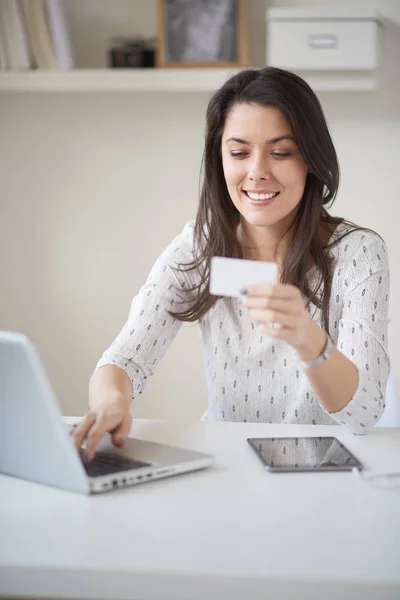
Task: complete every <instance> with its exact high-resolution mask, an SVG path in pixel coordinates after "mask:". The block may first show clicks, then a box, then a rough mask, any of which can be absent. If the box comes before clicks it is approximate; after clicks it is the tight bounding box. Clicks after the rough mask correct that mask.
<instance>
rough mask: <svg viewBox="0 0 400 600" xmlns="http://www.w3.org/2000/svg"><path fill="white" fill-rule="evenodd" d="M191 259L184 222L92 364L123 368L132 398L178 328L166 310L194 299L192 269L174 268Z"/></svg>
mask: <svg viewBox="0 0 400 600" xmlns="http://www.w3.org/2000/svg"><path fill="white" fill-rule="evenodd" d="M192 260H193V225H192V223H187V224H186V226H185V228H184V229H183V231H182V233H181V234H180V235H178V236H177V237H176V238H175V239H174V240H173V241H172V242H171V243H170V244H169V246H168V247H167V248H166V249H165V250H164V252H163V253H162V254H161V255H160V256H159V257H158V259H157V260H156V262H155V264H154V266H153V268H152V269H151V271H150V274H149V276H148V278H147V281H146V282H145V284H144V285H143V286H142V287H141V289H140V290H139V292H138V294H137V295H136V296H135V297H134V298H133V300H132V304H131V308H130V311H129V316H128V319H127V321H126V323H125V325H124V327H123V328H122V330H121V331H120V333H119V334H118V336H117V337H116V339H115V340H114V342H113V343H112V344H111V346H110V347H109V348H108V349H107V350H105V352H104V353H103V355H102V356H101V358H100V360H99V361H98V363H97V365H96V368H95V371H97V369H99V368H100V367H102V366H104V365H106V364H111V365H116V366H118V367H120V368H121V369H123V370H124V371H125V372H126V373H127V375H128V377H129V379H130V381H131V383H132V387H133V398H132V399H134V398H135V397H136V396H138V395H139V394H141V393H142V392H143V389H144V387H145V385H146V380H147V379H148V378H149V377H150V376H151V375H153V373H154V369H155V367H156V365H157V364H158V363H159V362H160V360H161V359H162V358H163V356H164V355H165V353H166V351H167V349H168V347H169V346H170V344H171V343H172V341H173V340H174V338H175V337H176V335H177V333H178V331H179V329H180V327H181V324H182V322H181V321H179V320H177V319H175V318H174V317H172V316H171V315H170V314H169V312H168V311H170V310H171V311H176V312H180V311H182V310H185V309H187V308H188V307H189V306H190V304H191V302H192V301H193V300H194V292H190V291H189V290H190V288H191V287H193V285H194V277H193V271H189V272H183V273H182V272H177V271H176V270H175V269H176V267H177V266H178V265H179V264H185V263H188V262H190V261H192ZM186 290H188V291H186Z"/></svg>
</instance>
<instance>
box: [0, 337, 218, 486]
mask: <svg viewBox="0 0 400 600" xmlns="http://www.w3.org/2000/svg"><path fill="white" fill-rule="evenodd" d="M213 462H214V457H213V456H211V455H209V454H203V453H200V452H195V451H191V450H186V449H183V448H176V447H172V446H167V445H164V444H157V443H154V442H146V441H143V440H139V439H132V438H127V439H126V440H125V443H124V447H123V448H116V447H115V446H114V445H113V444H112V442H111V436H110V435H109V434H106V435H105V436H104V437H103V438H102V439H101V441H100V443H99V445H98V450H97V452H96V455H95V458H94V459H93V461H91V462H90V463H87V461H86V459H85V452H84V450H82V451H81V452H80V453H78V451H77V450H76V448H75V446H74V442H73V439H72V437H71V436H70V435H69V430H68V426H67V425H66V424H65V423H64V421H63V418H62V413H61V409H60V407H59V404H58V402H57V400H56V398H55V395H54V393H53V390H52V387H51V384H50V382H49V379H48V378H47V376H46V373H45V370H44V368H43V365H42V363H41V360H40V358H39V354H38V352H37V350H36V349H35V347H34V346H33V344H32V343H31V342H30V341H29V340H28V338H27V337H26V336H25V335H23V334H21V333H13V332H7V331H0V473H4V474H6V475H13V476H15V477H20V478H23V479H28V480H31V481H35V482H38V483H42V484H46V485H49V486H53V487H57V488H62V489H64V490H69V491H71V492H78V493H81V494H93V493H99V492H107V491H109V490H112V489H115V488H121V487H126V486H130V485H135V484H138V483H145V482H149V481H153V480H154V479H161V478H162V477H169V476H171V475H177V474H178V473H186V472H188V471H195V470H198V469H203V468H205V467H208V466H210V465H212V464H213Z"/></svg>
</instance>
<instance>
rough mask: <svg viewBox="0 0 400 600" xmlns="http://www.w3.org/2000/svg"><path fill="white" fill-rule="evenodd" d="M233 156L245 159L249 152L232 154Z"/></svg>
mask: <svg viewBox="0 0 400 600" xmlns="http://www.w3.org/2000/svg"><path fill="white" fill-rule="evenodd" d="M231 156H233V157H234V158H243V157H244V156H247V152H231Z"/></svg>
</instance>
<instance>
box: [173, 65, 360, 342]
mask: <svg viewBox="0 0 400 600" xmlns="http://www.w3.org/2000/svg"><path fill="white" fill-rule="evenodd" d="M240 103H247V104H250V103H251V104H258V105H261V106H273V107H276V108H277V109H279V110H280V111H281V112H282V114H283V115H285V117H286V118H287V120H288V122H289V124H290V126H291V129H292V132H293V135H294V138H295V141H296V143H297V146H298V148H299V150H300V153H301V155H302V157H303V159H304V161H305V163H306V165H307V167H308V170H309V172H308V175H307V178H306V183H305V187H304V193H303V196H302V198H301V201H300V205H299V209H298V211H297V213H296V217H295V220H294V222H293V224H292V225H291V228H293V240H292V242H291V245H290V247H289V249H288V252H287V255H286V257H285V259H284V262H283V265H282V273H281V279H280V281H281V282H282V283H290V284H292V285H294V286H296V287H297V288H298V289H299V290H300V291H301V292H302V294H303V296H304V297H305V299H306V303H307V305H309V304H310V303H313V304H314V305H315V306H316V307H317V308H320V309H321V312H322V324H323V327H324V329H325V330H326V331H328V330H329V300H330V293H331V269H330V266H331V262H332V256H331V255H330V253H329V248H330V247H332V245H333V243H331V244H330V245H329V246H327V245H324V243H323V242H322V240H321V238H320V233H321V226H323V228H324V230H325V231H327V232H330V233H331V234H332V233H333V232H334V231H335V230H336V228H337V226H338V225H339V224H341V223H345V224H347V225H348V227H347V228H345V233H344V234H342V235H341V236H340V237H337V238H336V239H335V241H334V243H337V241H338V240H339V239H342V238H343V237H344V235H347V234H348V233H350V232H351V231H353V230H354V229H359V228H358V227H357V226H355V225H354V224H353V223H349V222H347V221H344V219H341V218H338V217H333V216H331V215H329V213H328V211H327V209H326V207H328V208H329V207H330V206H331V205H332V203H333V201H334V199H335V197H336V194H337V190H338V186H339V164H338V160H337V156H336V151H335V148H334V145H333V142H332V139H331V136H330V134H329V130H328V126H327V123H326V120H325V116H324V113H323V111H322V108H321V105H320V103H319V100H318V98H317V96H316V95H315V93H314V92H313V90H312V89H311V88H310V86H309V85H308V84H307V83H306V82H305V81H304V80H303V79H302V78H301V77H299V76H297V75H295V74H294V73H291V72H290V71H285V70H283V69H278V68H274V67H265V68H262V69H246V70H243V71H240V72H239V73H237V74H236V75H234V76H232V77H231V78H230V79H228V81H227V82H226V83H225V84H224V85H223V86H222V87H221V88H220V89H219V90H218V91H217V92H216V93H215V94H214V95H213V96H212V98H211V100H210V102H209V105H208V109H207V117H206V132H205V147H204V153H203V159H202V170H201V179H202V184H201V193H200V202H199V206H198V211H197V217H196V222H195V227H194V247H193V255H194V260H193V261H192V262H190V263H187V264H184V265H182V264H181V265H179V268H178V270H179V271H181V272H183V271H184V272H187V271H192V270H195V271H197V273H198V275H199V284H197V285H196V286H195V287H194V288H193V287H192V288H191V289H188V290H187V291H188V292H193V291H194V292H196V293H195V296H196V298H195V301H194V302H193V304H192V305H191V306H190V307H189V308H188V309H186V310H183V311H182V312H172V311H170V314H171V315H172V316H174V317H175V318H176V319H179V320H181V321H189V322H193V321H197V320H199V319H201V318H202V317H203V316H204V315H205V314H206V313H207V312H208V311H209V310H210V308H211V307H212V306H213V305H214V304H215V303H216V302H217V301H218V300H219V297H217V296H212V295H210V293H209V290H208V287H209V279H210V260H211V257H212V256H224V257H233V256H235V257H238V258H243V251H242V248H241V245H240V243H239V241H238V238H237V227H238V224H239V220H240V213H239V211H238V210H237V208H236V207H235V205H234V204H233V202H232V200H231V198H230V195H229V193H228V189H227V186H226V182H225V177H224V173H223V167H222V154H221V139H222V134H223V131H224V127H225V122H226V119H227V116H228V114H229V112H230V111H231V110H232V108H233V106H234V105H236V104H240ZM341 229H342V228H341ZM310 258H312V260H313V263H314V264H315V266H316V268H317V273H318V277H317V280H316V284H315V286H314V287H313V288H312V289H311V288H310V285H309V282H308V281H307V277H306V274H307V271H308V269H309V268H310Z"/></svg>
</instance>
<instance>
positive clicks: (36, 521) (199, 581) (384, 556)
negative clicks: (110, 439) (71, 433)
mask: <svg viewBox="0 0 400 600" xmlns="http://www.w3.org/2000/svg"><path fill="white" fill-rule="evenodd" d="M68 421H69V422H72V421H73V419H68ZM132 435H134V436H136V437H138V438H141V439H145V440H152V441H157V442H164V443H169V444H172V445H180V446H182V447H187V448H192V449H195V450H200V451H205V452H211V453H213V454H215V457H216V464H215V466H214V467H211V468H209V469H206V470H204V471H199V472H196V473H188V474H184V475H179V476H177V477H171V478H168V479H164V480H159V481H154V482H151V483H146V484H144V485H138V486H134V487H131V488H126V489H123V490H115V491H112V492H108V493H105V494H100V495H97V496H90V497H85V496H80V495H77V494H73V493H70V492H65V491H61V490H57V489H53V488H50V487H46V486H43V485H39V484H36V483H30V482H26V481H23V480H19V479H16V478H13V477H8V476H5V475H0V595H2V594H3V595H7V594H8V595H10V596H11V595H20V596H28V595H32V596H33V595H35V596H39V597H42V598H46V597H64V598H68V597H73V598H89V597H90V598H112V599H114V600H115V599H119V598H121V599H125V598H134V599H136V598H137V599H147V598H151V599H152V600H155V599H157V598H170V599H172V598H174V599H175V600H180V599H185V600H189V599H197V598H221V599H225V598H230V599H235V598H244V597H248V598H251V599H252V600H254V599H256V598H263V600H264V599H265V598H267V597H271V598H274V599H280V598H285V599H286V598H289V597H290V598H302V599H303V598H304V600H313V599H314V598H315V599H316V598H321V597H324V598H325V599H330V598H337V597H341V600H343V599H345V598H351V599H352V600H354V598H359V597H361V595H362V598H365V599H367V598H379V600H384V599H385V598H400V558H399V557H400V489H399V488H397V489H390V490H382V489H376V488H374V487H372V486H371V484H369V483H367V482H365V481H363V480H362V479H361V478H359V477H358V476H356V475H354V474H353V473H293V474H288V473H287V474H268V473H266V472H265V471H264V470H263V468H262V465H261V463H260V461H259V459H258V458H257V456H256V455H255V454H254V453H253V451H252V450H251V448H250V447H249V446H248V444H247V442H246V438H247V437H252V436H267V437H274V436H276V437H278V436H302V435H312V436H324V435H334V436H336V437H338V438H339V439H340V440H341V441H342V442H344V443H345V444H346V445H347V446H348V448H349V449H350V450H352V451H353V452H354V453H355V455H356V456H357V457H359V458H360V459H361V460H362V461H363V462H364V464H365V466H366V468H367V469H370V470H371V471H374V472H376V471H382V470H400V430H394V429H384V428H377V429H375V430H373V431H372V432H371V433H369V434H367V435H365V436H354V435H352V434H351V433H350V432H348V431H347V430H346V429H342V428H341V427H339V426H308V425H268V424H252V423H207V422H196V423H187V422H182V423H176V422H162V421H149V420H136V421H135V422H134V425H133V428H132ZM322 589H323V594H322V595H321V590H322Z"/></svg>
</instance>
